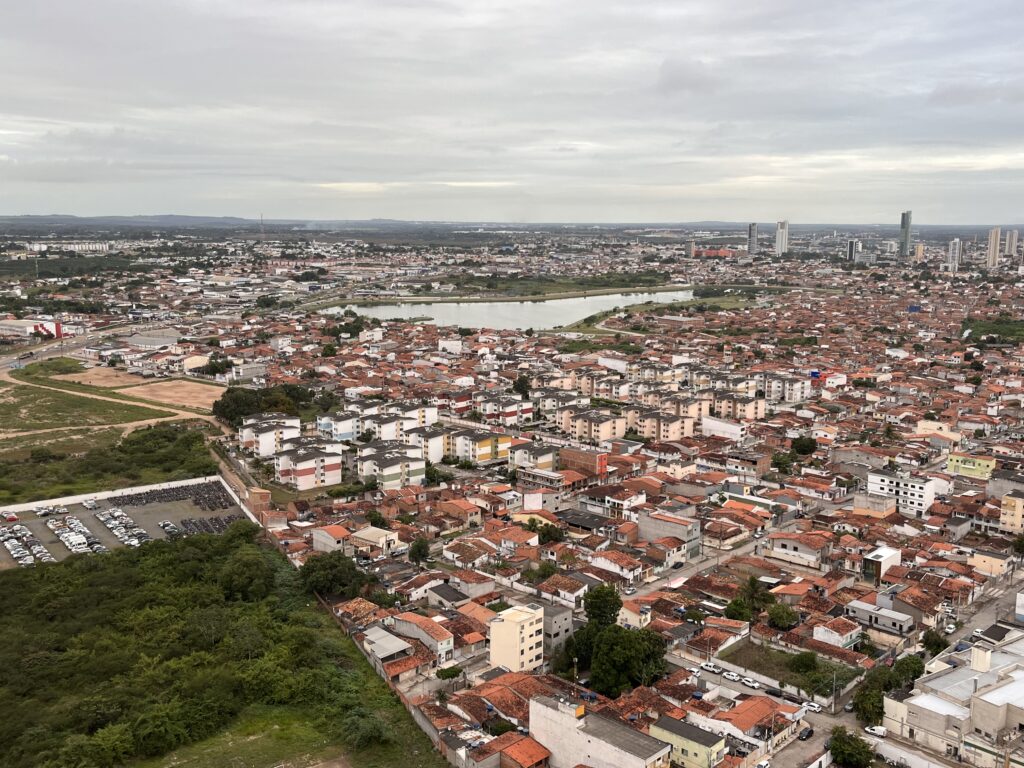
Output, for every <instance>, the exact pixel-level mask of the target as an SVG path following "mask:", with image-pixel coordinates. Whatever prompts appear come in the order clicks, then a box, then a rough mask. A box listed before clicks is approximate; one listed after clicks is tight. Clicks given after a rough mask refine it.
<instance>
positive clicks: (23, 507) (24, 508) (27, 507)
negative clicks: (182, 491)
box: [0, 475, 251, 517]
mask: <svg viewBox="0 0 1024 768" xmlns="http://www.w3.org/2000/svg"><path fill="white" fill-rule="evenodd" d="M216 482H220V483H224V481H223V479H222V478H221V476H220V475H207V476H206V477H193V478H190V479H189V480H174V481H173V482H168V483H153V484H152V485H135V486H132V487H131V488H118V489H117V490H116V491H97V492H96V493H80V494H78V495H77V496H62V497H61V498H59V499H40V500H39V501H28V502H25V503H24V504H10V505H8V506H6V507H0V513H4V512H31V511H32V510H33V509H35V508H36V507H40V506H43V505H50V506H54V505H60V506H67V505H68V504H80V503H82V502H83V501H87V500H89V499H96V500H97V501H100V500H102V499H116V498H119V497H121V496H127V495H129V494H132V493H145V492H146V491H159V490H164V489H166V488H181V487H182V486H186V485H202V484H204V483H216ZM224 485H225V486H226V485H227V484H226V483H224ZM232 495H234V494H232ZM236 498H237V497H236ZM250 517H251V515H250Z"/></svg>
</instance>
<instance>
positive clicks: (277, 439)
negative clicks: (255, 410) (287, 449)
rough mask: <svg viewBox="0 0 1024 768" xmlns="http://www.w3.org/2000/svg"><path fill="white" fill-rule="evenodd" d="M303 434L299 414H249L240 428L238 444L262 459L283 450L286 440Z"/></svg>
mask: <svg viewBox="0 0 1024 768" xmlns="http://www.w3.org/2000/svg"><path fill="white" fill-rule="evenodd" d="M301 434H302V425H301V423H300V421H299V417H298V416H286V415H285V414H283V413H261V414H259V415H258V416H249V417H247V418H246V419H244V420H243V421H242V426H241V427H239V429H238V445H239V446H240V447H241V448H242V450H244V451H249V452H250V453H252V454H254V455H255V456H258V457H260V458H261V459H266V458H269V457H271V456H273V455H274V454H275V453H277V452H278V451H280V450H281V447H282V443H284V442H285V441H286V440H290V439H293V438H297V437H299V436H300V435H301Z"/></svg>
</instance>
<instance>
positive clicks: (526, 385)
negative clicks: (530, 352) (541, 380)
mask: <svg viewBox="0 0 1024 768" xmlns="http://www.w3.org/2000/svg"><path fill="white" fill-rule="evenodd" d="M512 391H513V392H518V393H519V394H520V395H522V396H523V397H524V398H527V397H529V396H530V380H529V379H528V378H527V377H526V376H519V377H517V378H516V380H515V383H514V384H513V385H512Z"/></svg>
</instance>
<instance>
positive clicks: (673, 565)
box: [672, 563, 686, 571]
mask: <svg viewBox="0 0 1024 768" xmlns="http://www.w3.org/2000/svg"><path fill="white" fill-rule="evenodd" d="M684 565H686V563H672V570H674V571H678V570H679V569H680V568H682V567H683V566H684Z"/></svg>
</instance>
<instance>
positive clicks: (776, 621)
mask: <svg viewBox="0 0 1024 768" xmlns="http://www.w3.org/2000/svg"><path fill="white" fill-rule="evenodd" d="M799 621H800V617H799V615H797V612H796V611H794V610H793V609H792V608H790V607H789V606H788V605H786V604H785V603H776V604H775V605H773V606H772V607H771V608H769V609H768V624H769V625H770V626H772V627H775V629H792V628H793V627H795V626H796V625H797V622H799Z"/></svg>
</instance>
